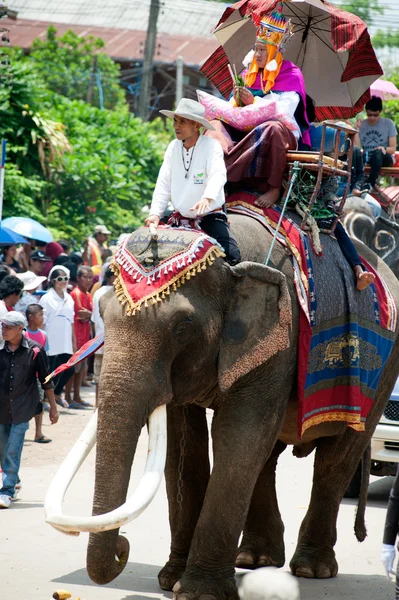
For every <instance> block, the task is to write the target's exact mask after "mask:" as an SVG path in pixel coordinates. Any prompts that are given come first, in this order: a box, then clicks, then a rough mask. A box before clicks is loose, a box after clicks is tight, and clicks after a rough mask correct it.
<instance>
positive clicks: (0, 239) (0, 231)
mask: <svg viewBox="0 0 399 600" xmlns="http://www.w3.org/2000/svg"><path fill="white" fill-rule="evenodd" d="M3 223H4V221H3ZM3 223H1V225H0V246H13V245H14V244H28V243H29V242H28V240H27V239H26V238H24V237H23V236H22V235H19V233H15V232H14V231H11V229H7V228H6V227H3Z"/></svg>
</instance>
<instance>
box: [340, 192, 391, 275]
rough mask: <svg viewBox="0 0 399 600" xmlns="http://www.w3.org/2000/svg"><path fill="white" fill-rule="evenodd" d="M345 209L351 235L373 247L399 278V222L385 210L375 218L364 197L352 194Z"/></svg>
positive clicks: (344, 222)
mask: <svg viewBox="0 0 399 600" xmlns="http://www.w3.org/2000/svg"><path fill="white" fill-rule="evenodd" d="M344 210H345V215H344V218H343V224H344V226H345V228H346V229H347V231H348V233H349V235H350V236H351V237H353V238H356V239H358V240H360V241H361V242H363V243H364V244H366V246H368V247H369V248H371V249H372V250H373V251H374V252H375V253H376V254H377V255H378V256H380V257H381V258H382V259H383V260H384V261H385V262H386V263H387V265H388V266H389V268H390V269H391V270H392V271H393V272H394V273H395V275H396V277H398V278H399V224H398V223H397V222H396V221H394V220H392V218H389V216H388V213H386V212H385V211H382V214H381V216H379V217H377V218H375V217H374V215H373V212H372V210H371V209H370V207H369V206H368V204H367V202H366V201H365V200H363V199H362V198H354V197H352V196H351V197H350V198H348V200H347V201H346V204H345V209H344Z"/></svg>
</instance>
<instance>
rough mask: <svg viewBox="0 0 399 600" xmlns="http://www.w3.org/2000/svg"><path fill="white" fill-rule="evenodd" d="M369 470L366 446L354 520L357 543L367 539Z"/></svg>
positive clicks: (369, 448) (369, 458)
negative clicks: (366, 517)
mask: <svg viewBox="0 0 399 600" xmlns="http://www.w3.org/2000/svg"><path fill="white" fill-rule="evenodd" d="M370 468H371V446H370V444H368V446H367V448H366V450H365V451H364V454H363V458H362V479H361V484H360V494H359V502H358V505H357V511H356V519H355V535H356V539H357V540H358V541H359V542H363V541H364V540H365V539H366V537H367V529H366V522H365V513H366V504H367V492H368V487H369V481H370Z"/></svg>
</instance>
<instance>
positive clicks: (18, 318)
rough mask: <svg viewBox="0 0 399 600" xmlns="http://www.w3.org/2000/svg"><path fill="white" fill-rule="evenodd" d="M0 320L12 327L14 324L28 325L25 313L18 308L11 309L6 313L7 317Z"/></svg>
mask: <svg viewBox="0 0 399 600" xmlns="http://www.w3.org/2000/svg"><path fill="white" fill-rule="evenodd" d="M0 322H1V323H2V324H3V325H10V326H11V327H12V326H13V325H22V326H23V327H26V319H25V317H24V315H23V314H22V313H20V312H17V311H16V310H11V311H10V312H9V313H7V314H6V316H5V317H3V318H2V319H1V321H0Z"/></svg>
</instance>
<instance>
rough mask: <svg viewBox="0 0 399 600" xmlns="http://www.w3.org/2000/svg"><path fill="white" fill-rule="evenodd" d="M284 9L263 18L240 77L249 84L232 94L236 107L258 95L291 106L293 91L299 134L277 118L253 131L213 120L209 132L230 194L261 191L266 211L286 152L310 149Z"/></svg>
mask: <svg viewBox="0 0 399 600" xmlns="http://www.w3.org/2000/svg"><path fill="white" fill-rule="evenodd" d="M282 10H283V4H282V3H280V4H279V5H278V8H277V9H276V10H275V11H273V12H272V13H268V14H265V15H262V17H261V18H260V24H259V26H258V28H257V32H256V42H255V48H254V51H253V52H252V53H250V55H247V57H246V60H245V61H244V62H246V61H247V60H248V61H249V66H248V68H247V69H246V70H245V71H243V73H242V77H243V79H244V82H245V86H239V85H235V86H234V90H233V95H234V100H235V102H236V104H237V105H238V106H242V105H244V106H249V105H251V104H253V103H254V100H255V97H260V98H263V97H265V96H266V95H267V94H269V92H276V93H277V94H278V95H279V97H280V99H282V98H283V97H284V96H285V98H286V99H287V102H288V95H287V93H290V98H289V100H290V102H289V104H290V112H292V113H293V117H294V118H293V121H294V123H295V124H296V127H295V130H290V129H288V127H287V126H286V125H285V124H283V123H282V122H280V121H278V120H268V121H266V122H264V123H262V124H260V125H258V126H257V127H255V128H254V129H252V130H251V131H249V132H246V131H244V132H242V131H238V130H236V129H235V128H234V127H233V126H232V125H231V124H230V125H226V124H225V123H222V122H221V121H220V120H213V121H212V125H213V126H214V127H215V128H216V131H215V132H212V131H211V132H207V135H208V136H211V137H213V138H215V139H217V140H218V141H219V142H220V143H221V145H222V147H223V149H224V152H225V154H224V156H225V162H226V168H227V189H228V192H233V191H236V190H237V188H238V189H241V188H242V186H244V187H245V188H246V189H250V190H252V191H254V192H258V193H259V197H258V199H257V200H256V202H255V204H256V205H257V206H260V207H263V208H270V207H271V206H272V205H273V204H274V203H275V202H277V200H278V199H279V197H280V193H281V188H282V185H283V177H284V172H285V169H286V166H287V158H286V152H287V150H290V149H291V150H293V149H295V148H296V147H297V144H300V145H301V146H302V147H304V148H307V149H310V147H311V143H310V135H309V127H310V125H309V122H308V118H307V114H306V90H305V83H304V79H303V75H302V73H301V70H300V69H299V68H298V67H296V66H295V65H294V64H293V63H291V62H289V61H285V60H283V52H284V50H285V48H286V46H287V44H288V42H289V40H290V37H291V23H290V21H289V20H288V19H286V18H285V17H284V15H283V13H282Z"/></svg>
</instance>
